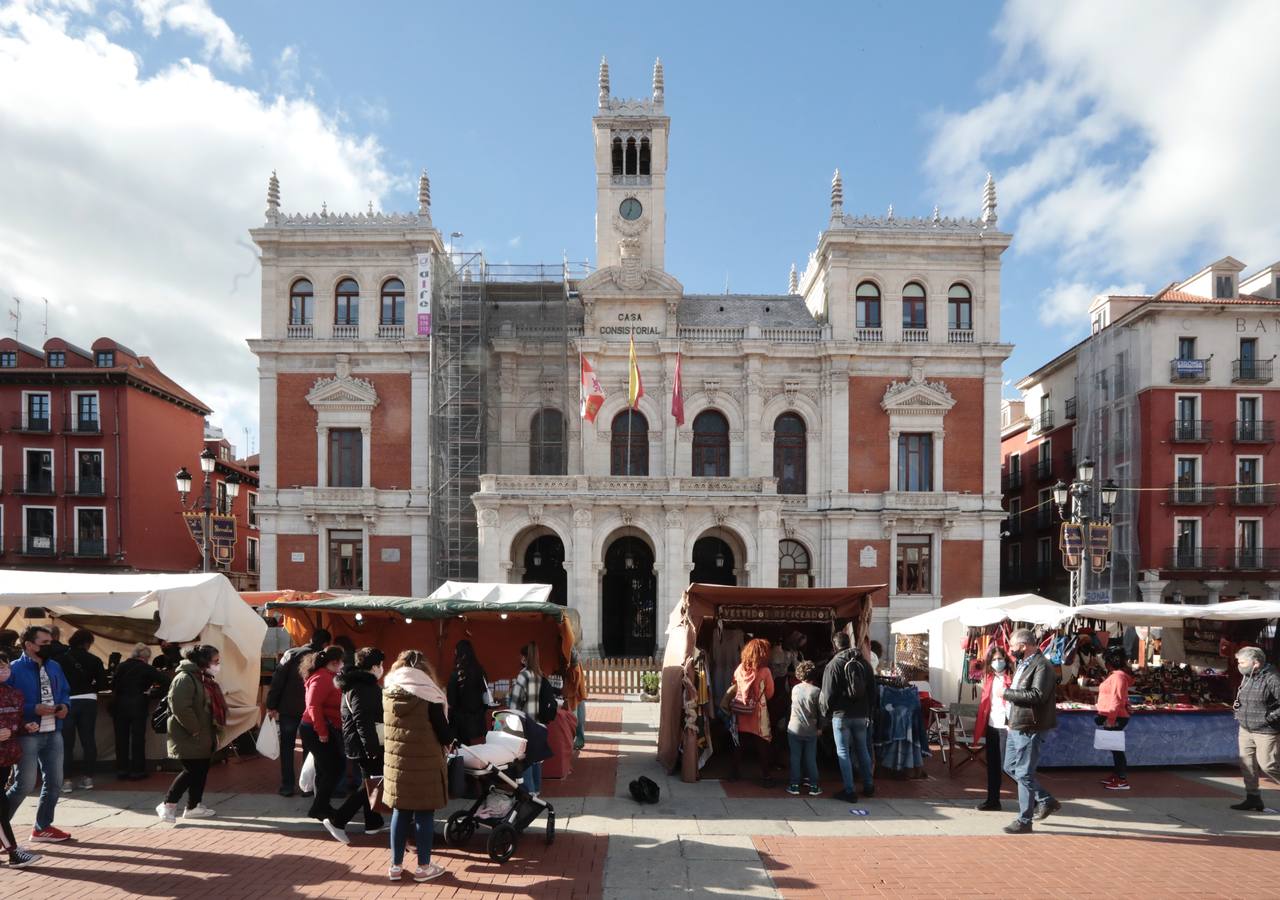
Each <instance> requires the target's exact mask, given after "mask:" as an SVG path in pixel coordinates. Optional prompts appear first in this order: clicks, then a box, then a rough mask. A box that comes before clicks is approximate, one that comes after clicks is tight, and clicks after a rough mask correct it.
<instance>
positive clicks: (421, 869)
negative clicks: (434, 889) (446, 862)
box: [413, 863, 444, 881]
mask: <svg viewBox="0 0 1280 900" xmlns="http://www.w3.org/2000/svg"><path fill="white" fill-rule="evenodd" d="M443 874H444V866H437V865H436V864H435V863H432V864H431V865H429V866H418V868H416V869H414V870H413V880H414V881H430V880H431V879H433V878H439V877H440V876H441V875H443Z"/></svg>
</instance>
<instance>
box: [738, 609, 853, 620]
mask: <svg viewBox="0 0 1280 900" xmlns="http://www.w3.org/2000/svg"><path fill="white" fill-rule="evenodd" d="M719 617H720V618H721V619H723V620H725V621H730V622H830V621H831V620H832V619H834V618H835V617H836V611H835V609H833V608H832V607H830V606H722V607H720V612H719Z"/></svg>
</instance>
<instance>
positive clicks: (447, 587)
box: [427, 581, 551, 603]
mask: <svg viewBox="0 0 1280 900" xmlns="http://www.w3.org/2000/svg"><path fill="white" fill-rule="evenodd" d="M427 599H428V600H466V601H467V602H468V603H550V602H551V585H549V584H501V583H497V582H470V581H446V582H445V583H444V584H442V585H440V587H438V588H436V589H435V590H434V591H432V592H431V594H430V596H428V597H427Z"/></svg>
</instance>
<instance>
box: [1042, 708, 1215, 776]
mask: <svg viewBox="0 0 1280 900" xmlns="http://www.w3.org/2000/svg"><path fill="white" fill-rule="evenodd" d="M1095 715H1096V714H1095V713H1094V711H1093V710H1091V709H1059V710H1058V727H1057V728H1056V729H1054V730H1053V731H1049V732H1046V734H1045V736H1044V744H1043V746H1042V747H1041V750H1040V767H1041V768H1046V767H1052V766H1110V765H1111V763H1112V760H1111V751H1110V750H1095V749H1093V734H1094V732H1095V731H1097V730H1098V726H1097V725H1095V724H1094V716H1095ZM1124 734H1125V744H1126V750H1125V756H1126V758H1127V760H1128V763H1129V767H1130V768H1133V767H1134V766H1188V765H1206V764H1211V763H1234V762H1236V761H1237V760H1238V759H1239V752H1238V750H1237V748H1236V734H1237V728H1236V720H1235V716H1234V715H1232V712H1231V709H1230V708H1224V707H1210V708H1207V709H1202V708H1190V709H1178V710H1164V709H1154V710H1146V709H1139V710H1134V714H1133V718H1131V719H1130V720H1129V724H1128V725H1127V726H1126V727H1125V730H1124Z"/></svg>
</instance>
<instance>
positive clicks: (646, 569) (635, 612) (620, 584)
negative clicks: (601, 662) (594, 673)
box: [600, 534, 658, 657]
mask: <svg viewBox="0 0 1280 900" xmlns="http://www.w3.org/2000/svg"><path fill="white" fill-rule="evenodd" d="M600 603H601V607H602V609H601V612H602V615H601V635H600V637H601V643H602V644H603V648H604V655H605V656H606V657H617V656H653V652H654V647H655V643H654V641H655V637H656V635H657V618H658V580H657V578H656V577H655V576H654V574H653V550H652V549H651V548H650V547H649V544H648V542H647V541H645V540H644V538H641V537H639V536H638V535H633V534H624V535H622V536H621V537H618V538H617V539H615V540H614V541H613V543H611V544H609V545H608V547H607V548H606V549H605V551H604V580H603V583H602V584H601V597H600Z"/></svg>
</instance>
